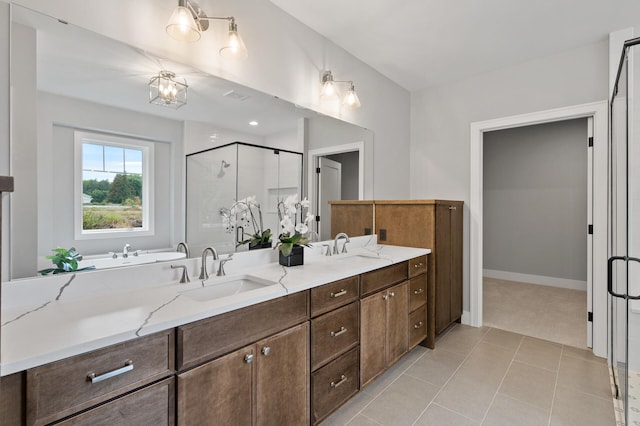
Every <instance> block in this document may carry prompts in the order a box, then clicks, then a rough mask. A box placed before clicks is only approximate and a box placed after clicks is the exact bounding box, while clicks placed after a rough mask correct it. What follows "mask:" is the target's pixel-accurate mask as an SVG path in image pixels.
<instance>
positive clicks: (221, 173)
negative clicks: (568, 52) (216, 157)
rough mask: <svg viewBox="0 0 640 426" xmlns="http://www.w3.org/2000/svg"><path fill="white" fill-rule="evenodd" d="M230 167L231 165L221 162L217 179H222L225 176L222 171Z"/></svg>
mask: <svg viewBox="0 0 640 426" xmlns="http://www.w3.org/2000/svg"><path fill="white" fill-rule="evenodd" d="M230 165H231V163H227V162H226V161H224V160H222V164H220V171H219V172H218V177H219V178H221V177H223V176H224V175H225V174H226V172H225V171H224V169H226V168H227V167H229V166H230Z"/></svg>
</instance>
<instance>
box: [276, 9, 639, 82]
mask: <svg viewBox="0 0 640 426" xmlns="http://www.w3.org/2000/svg"><path fill="white" fill-rule="evenodd" d="M271 1H272V3H274V4H275V5H277V6H278V7H280V8H281V9H283V10H284V11H285V12H287V13H289V14H290V15H292V16H293V17H295V18H297V19H298V20H299V21H301V22H303V23H304V24H306V25H307V26H309V27H311V28H313V29H314V30H316V31H317V32H319V33H320V34H322V35H323V36H325V37H326V38H328V39H329V40H331V41H333V42H334V43H336V44H337V45H339V46H341V47H342V48H344V49H345V50H347V51H348V52H349V53H351V54H352V55H354V56H356V57H357V58H359V59H360V60H362V61H363V62H366V63H367V64H369V65H370V66H372V67H373V68H375V69H376V70H377V71H379V72H380V73H382V74H383V75H385V76H387V77H388V78H390V79H391V80H393V81H395V82H396V83H398V84H399V85H400V86H402V87H404V88H406V89H407V90H409V91H417V90H422V89H426V88H429V87H432V86H437V85H441V84H444V83H447V82H451V81H456V80H460V79H464V78H467V77H470V76H473V75H477V74H481V73H485V72H488V71H492V70H495V69H499V68H504V67H508V66H510V65H515V64H518V63H522V62H526V61H530V60H533V59H536V58H541V57H545V56H550V55H554V54H557V53H559V52H562V51H565V50H569V49H574V48H577V47H580V46H584V45H587V44H591V43H595V42H598V41H604V40H607V37H608V34H609V33H610V32H612V31H616V30H620V29H623V28H628V27H632V26H634V25H636V24H639V23H640V1H638V0H535V1H532V0H527V1H524V0H400V1H398V0H349V1H344V0H323V1H317V0H271Z"/></svg>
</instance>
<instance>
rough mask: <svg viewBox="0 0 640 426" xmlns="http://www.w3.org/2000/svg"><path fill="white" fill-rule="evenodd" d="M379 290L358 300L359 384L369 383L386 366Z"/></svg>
mask: <svg viewBox="0 0 640 426" xmlns="http://www.w3.org/2000/svg"><path fill="white" fill-rule="evenodd" d="M387 298H388V295H387V292H386V291H381V292H378V293H375V294H372V295H371V296H367V297H365V298H364V299H362V300H361V301H360V386H361V387H362V386H364V385H366V384H367V383H369V382H370V381H371V380H372V379H373V378H375V377H376V376H378V375H379V374H380V373H382V371H384V369H385V367H386V364H387V363H386V332H385V330H386V322H387V319H386V305H387V302H386V300H387Z"/></svg>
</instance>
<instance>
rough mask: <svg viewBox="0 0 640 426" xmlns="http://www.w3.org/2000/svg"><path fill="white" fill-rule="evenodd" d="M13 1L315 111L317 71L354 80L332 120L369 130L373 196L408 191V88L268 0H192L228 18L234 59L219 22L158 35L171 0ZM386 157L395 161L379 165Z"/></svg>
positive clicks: (317, 104) (403, 194) (399, 194)
mask: <svg viewBox="0 0 640 426" xmlns="http://www.w3.org/2000/svg"><path fill="white" fill-rule="evenodd" d="M0 1H6V0H0ZM15 3H17V4H20V5H23V6H26V7H29V8H31V9H34V10H37V11H41V12H43V13H47V14H49V15H52V16H54V17H56V18H60V19H63V20H66V21H68V22H70V23H73V24H77V25H80V26H82V27H85V28H88V29H90V30H93V31H96V32H98V33H101V34H103V35H106V36H108V37H112V38H115V39H118V40H121V41H123V42H126V43H129V44H132V45H134V46H136V47H139V48H143V49H145V50H148V51H150V52H153V53H154V54H157V55H161V56H166V57H169V58H170V59H172V60H175V61H178V62H183V63H186V64H190V65H193V66H196V67H197V68H200V69H202V70H203V71H206V72H209V73H211V74H215V75H218V76H220V77H223V78H227V79H229V80H232V81H234V82H237V83H240V84H244V85H246V86H249V87H252V88H254V89H257V90H260V91H262V92H265V93H268V94H271V95H275V96H278V97H280V98H282V99H285V100H288V101H290V102H293V103H295V104H298V105H301V106H304V107H310V108H312V109H316V110H321V106H320V102H319V89H320V83H319V81H320V75H321V71H322V70H323V69H331V70H332V71H333V73H334V75H335V76H336V77H337V78H340V79H349V80H353V81H354V82H355V83H356V86H357V87H358V94H359V96H360V100H361V101H362V105H363V106H362V108H360V109H359V110H356V111H354V112H351V111H347V112H345V113H344V114H342V116H341V117H339V118H342V119H344V120H347V121H349V122H352V123H354V124H358V125H360V126H363V127H366V128H369V129H371V130H373V131H374V132H375V151H376V164H375V167H374V169H375V173H376V182H377V183H376V196H377V197H378V198H389V197H398V198H406V196H408V194H409V191H408V185H407V183H408V179H409V159H408V157H407V155H406V153H407V152H408V150H409V112H410V98H409V93H408V92H407V91H406V90H405V89H403V88H401V87H400V86H398V85H397V84H395V83H393V82H392V81H390V80H389V79H387V78H386V77H383V76H382V75H381V74H379V73H378V72H376V71H375V70H373V69H372V68H371V67H369V66H368V65H366V64H364V63H363V62H361V61H359V60H358V59H356V58H355V57H353V56H352V55H350V54H349V53H347V52H346V51H344V50H343V49H341V48H339V47H337V46H336V45H334V44H333V43H332V42H330V41H328V40H327V39H325V38H324V37H322V36H321V35H319V34H318V33H316V32H315V31H313V30H311V29H310V28H308V27H306V26H305V25H303V24H301V23H300V22H298V21H296V20H295V19H293V18H292V17H291V16H289V15H287V14H286V13H284V12H283V11H282V10H280V9H279V8H277V7H276V6H274V5H273V4H272V3H271V2H270V1H268V0H245V1H243V2H237V1H233V0H216V1H213V0H202V1H200V2H199V4H200V6H201V7H203V8H204V9H205V10H206V11H207V12H208V13H209V14H211V15H215V16H231V15H233V16H235V17H236V21H237V23H238V29H239V31H240V33H241V35H242V36H243V38H244V41H245V43H246V44H247V48H248V49H249V58H248V59H247V60H246V61H242V62H237V63H235V62H229V61H225V60H224V59H223V58H221V57H220V56H219V55H217V54H215V52H216V51H217V43H218V41H219V40H220V37H221V36H222V35H223V34H224V32H225V31H226V25H225V24H224V23H212V28H211V29H210V30H209V31H208V32H207V33H205V34H204V35H203V37H202V39H201V40H200V41H199V42H197V43H191V44H189V43H180V42H177V41H175V40H172V39H171V38H170V37H169V36H168V35H167V34H166V32H165V26H166V21H167V19H168V17H169V16H170V15H171V12H172V11H173V9H174V8H175V6H176V2H175V0H138V1H135V2H132V1H130V0H112V1H109V2H104V1H98V0H92V1H87V0H67V1H64V2H59V1H58V2H52V1H50V0H15ZM324 112H327V113H331V112H330V111H324ZM333 115H340V114H333ZM381 159H384V161H382V160H381ZM387 161H388V162H390V164H394V165H395V167H393V168H389V167H384V164H389V163H387Z"/></svg>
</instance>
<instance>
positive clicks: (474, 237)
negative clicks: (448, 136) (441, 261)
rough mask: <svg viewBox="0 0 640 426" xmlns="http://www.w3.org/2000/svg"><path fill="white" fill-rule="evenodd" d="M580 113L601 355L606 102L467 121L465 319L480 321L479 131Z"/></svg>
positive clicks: (604, 311)
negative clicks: (589, 149) (589, 140)
mask: <svg viewBox="0 0 640 426" xmlns="http://www.w3.org/2000/svg"><path fill="white" fill-rule="evenodd" d="M582 117H593V131H594V135H593V136H594V151H593V158H594V160H593V161H594V164H593V228H594V231H593V287H594V288H593V295H594V300H593V352H594V354H595V355H597V356H601V357H604V356H606V354H607V296H606V294H607V289H606V281H607V264H606V262H607V129H608V105H607V101H600V102H593V103H588V104H581V105H574V106H568V107H563V108H557V109H551V110H546V111H539V112H533V113H528V114H522V115H515V116H511V117H504V118H498V119H495V120H487V121H481V122H475V123H471V125H470V151H471V163H470V197H469V228H470V232H469V234H470V235H469V244H470V248H469V252H470V271H469V299H470V306H469V308H470V309H469V311H470V315H469V316H470V320H469V324H470V325H473V326H475V327H480V326H482V273H483V258H482V242H483V241H482V238H483V235H482V223H483V222H482V221H483V218H482V206H483V204H482V203H483V200H482V193H483V182H482V178H483V170H482V160H483V158H482V156H483V133H484V132H488V131H493V130H502V129H509V128H514V127H522V126H530V125H534V124H541V123H550V122H554V121H562V120H570V119H574V118H582Z"/></svg>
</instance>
